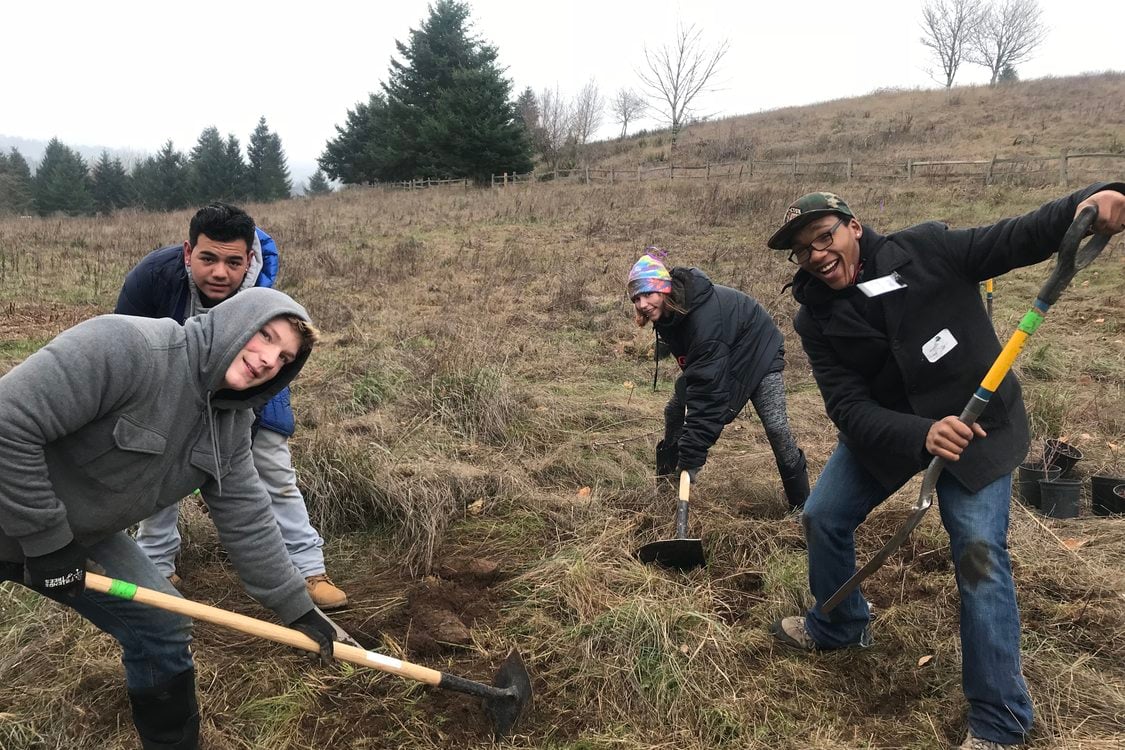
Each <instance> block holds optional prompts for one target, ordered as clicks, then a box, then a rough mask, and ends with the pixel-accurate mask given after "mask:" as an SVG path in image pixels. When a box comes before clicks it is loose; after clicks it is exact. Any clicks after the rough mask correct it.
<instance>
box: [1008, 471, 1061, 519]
mask: <svg viewBox="0 0 1125 750" xmlns="http://www.w3.org/2000/svg"><path fill="white" fill-rule="evenodd" d="M1060 474H1062V469H1057V468H1055V467H1046V468H1044V466H1043V464H1042V463H1034V464H1020V468H1019V472H1018V473H1017V474H1016V496H1017V497H1018V498H1019V499H1020V502H1021V503H1023V504H1024V505H1029V506H1031V507H1032V508H1038V507H1039V498H1040V495H1039V480H1040V479H1058V478H1059V475H1060Z"/></svg>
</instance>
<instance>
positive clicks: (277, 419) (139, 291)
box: [113, 228, 295, 437]
mask: <svg viewBox="0 0 1125 750" xmlns="http://www.w3.org/2000/svg"><path fill="white" fill-rule="evenodd" d="M255 231H256V232H257V233H258V242H259V244H260V245H261V246H262V268H261V270H260V271H259V272H258V278H257V280H256V281H255V284H254V285H255V286H264V287H273V282H274V280H275V279H276V278H277V269H278V256H277V245H276V244H275V243H274V241H273V238H272V237H270V236H269V235H268V234H266V233H265V232H264V231H262V230H261V229H257V228H255ZM189 294H190V289H189V287H188V278H187V268H185V267H184V246H183V245H169V246H168V247H162V248H159V249H157V250H153V251H152V252H151V253H149V254H148V255H146V256H145V257H144V258H142V259H141V262H140V263H138V264H137V265H136V266H134V267H133V270H131V271H130V272H129V274H128V275H127V276H126V277H125V283H124V284H122V286H121V293H120V294H119V295H118V297H117V307H115V308H114V310H113V311H114V312H115V313H117V314H119V315H138V316H140V317H143V318H172V319H173V320H175V321H176V322H177V323H179V324H181V325H183V322H184V320H185V319H186V318H187V309H188V305H187V303H188V295H189ZM259 418H260V420H261V421H260V424H261V426H262V427H265V428H267V429H269V430H272V431H273V432H277V433H280V434H282V435H285V436H287V437H288V436H290V435H292V434H293V430H294V428H295V423H294V419H293V409H292V407H291V406H290V404H289V388H288V386H287V387H286V388H284V389H283V390H282V391H281V392H280V393H278V394H277V395H276V396H274V397H273V398H272V399H270V401H269V402H268V403H267V404H266V405H265V406H263V407H262V409H261V412H260V413H259Z"/></svg>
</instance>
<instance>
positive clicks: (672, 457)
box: [656, 440, 680, 477]
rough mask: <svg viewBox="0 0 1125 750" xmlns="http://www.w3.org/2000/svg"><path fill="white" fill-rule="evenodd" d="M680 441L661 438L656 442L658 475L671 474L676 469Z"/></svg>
mask: <svg viewBox="0 0 1125 750" xmlns="http://www.w3.org/2000/svg"><path fill="white" fill-rule="evenodd" d="M679 454H680V446H679V443H676V442H672V443H670V444H669V442H668V441H667V440H661V441H660V442H659V443H657V444H656V476H658V477H666V476H670V475H671V474H672V472H673V471H675V470H676V459H678V458H679Z"/></svg>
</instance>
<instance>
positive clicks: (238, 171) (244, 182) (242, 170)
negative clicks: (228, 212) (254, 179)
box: [226, 133, 250, 203]
mask: <svg viewBox="0 0 1125 750" xmlns="http://www.w3.org/2000/svg"><path fill="white" fill-rule="evenodd" d="M226 159H227V174H228V175H229V179H230V194H231V198H230V200H232V201H233V202H235V203H239V202H241V201H244V200H246V198H247V196H249V195H250V187H249V178H248V177H247V174H246V162H245V161H243V160H242V144H241V143H239V141H238V138H237V137H235V135H234V133H230V134H228V135H227V151H226Z"/></svg>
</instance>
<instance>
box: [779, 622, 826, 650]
mask: <svg viewBox="0 0 1125 750" xmlns="http://www.w3.org/2000/svg"><path fill="white" fill-rule="evenodd" d="M770 632H771V633H773V637H774V638H776V639H777V640H779V641H781V642H782V643H784V644H785V645H786V646H792V647H794V648H800V649H804V650H805V651H816V650H817V649H818V648H820V647H819V646H817V645H816V641H814V640H813V639H812V636H811V635H809V631H807V630H805V618H803V617H782V618H781V619H780V620H778V621H777V622H775V623H774V624H773V625H772V626H770Z"/></svg>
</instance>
